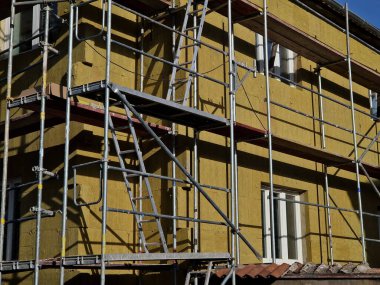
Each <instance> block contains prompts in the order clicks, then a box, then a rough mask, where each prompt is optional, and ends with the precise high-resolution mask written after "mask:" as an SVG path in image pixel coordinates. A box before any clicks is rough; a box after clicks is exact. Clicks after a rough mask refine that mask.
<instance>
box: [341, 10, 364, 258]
mask: <svg viewBox="0 0 380 285" xmlns="http://www.w3.org/2000/svg"><path fill="white" fill-rule="evenodd" d="M345 8H346V46H347V66H348V77H349V78H348V81H349V89H350V101H351V120H352V134H353V143H354V155H355V172H356V186H357V191H358V203H359V220H360V232H361V243H362V259H363V262H367V253H366V245H365V236H364V224H363V208H362V195H361V189H360V169H359V156H358V144H357V138H356V120H355V109H354V108H355V105H354V91H353V86H352V70H351V49H350V21H349V11H348V3H346V6H345Z"/></svg>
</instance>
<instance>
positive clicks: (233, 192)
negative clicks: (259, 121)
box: [228, 0, 236, 285]
mask: <svg viewBox="0 0 380 285" xmlns="http://www.w3.org/2000/svg"><path fill="white" fill-rule="evenodd" d="M233 33H234V31H233V22H232V0H228V68H229V71H228V72H229V81H228V82H229V96H230V172H231V177H230V185H231V195H230V198H231V222H232V224H233V225H234V226H235V227H236V224H235V222H236V215H235V214H236V209H235V207H236V202H235V199H236V187H235V175H236V173H235V99H236V98H235V95H236V94H235V88H234V85H235V84H234V82H235V72H234V63H235V52H234V45H233V41H234V39H233ZM231 256H232V258H233V261H232V267H235V266H236V260H235V259H236V233H235V232H231ZM232 284H233V285H234V284H236V275H235V274H233V276H232Z"/></svg>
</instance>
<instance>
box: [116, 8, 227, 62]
mask: <svg viewBox="0 0 380 285" xmlns="http://www.w3.org/2000/svg"><path fill="white" fill-rule="evenodd" d="M112 4H113V5H115V6H117V7H119V8H121V9H124V10H126V11H128V12H130V13H132V14H135V15H136V16H139V17H141V18H143V19H144V20H147V21H148V22H151V23H153V24H155V25H157V26H160V27H162V28H164V29H167V30H168V31H170V32H173V33H176V34H177V35H181V36H183V37H185V38H187V39H189V40H191V41H194V42H195V43H197V44H199V45H202V46H205V47H208V48H209V49H212V50H214V51H217V52H219V53H221V54H223V55H225V56H228V52H225V51H224V50H221V49H218V48H216V47H214V46H212V45H210V44H208V43H205V42H202V41H200V40H197V39H195V38H193V37H190V36H189V35H187V34H186V33H182V32H180V31H177V30H176V29H173V28H172V27H169V26H167V25H165V24H162V23H160V22H158V21H156V20H154V19H152V18H151V17H148V16H146V15H144V14H141V13H139V12H137V11H135V10H133V9H131V8H128V7H126V6H124V5H122V4H120V3H117V2H115V1H112Z"/></svg>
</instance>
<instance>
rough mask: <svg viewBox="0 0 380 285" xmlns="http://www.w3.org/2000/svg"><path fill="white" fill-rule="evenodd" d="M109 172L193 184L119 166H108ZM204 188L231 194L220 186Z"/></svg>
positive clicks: (206, 186)
mask: <svg viewBox="0 0 380 285" xmlns="http://www.w3.org/2000/svg"><path fill="white" fill-rule="evenodd" d="M108 169H109V170H114V171H120V172H126V173H131V174H136V175H138V176H142V177H151V178H157V179H162V180H168V181H175V182H178V183H183V184H191V185H192V183H191V182H190V181H189V180H184V179H179V178H173V177H169V176H164V175H159V174H154V173H147V172H141V171H138V170H133V169H126V168H121V167H117V166H108ZM200 185H201V186H202V187H204V188H208V189H212V190H218V191H223V192H227V193H228V192H230V190H229V189H227V188H224V187H218V186H212V185H205V184H200Z"/></svg>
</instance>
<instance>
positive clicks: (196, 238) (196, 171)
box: [189, 0, 199, 285]
mask: <svg viewBox="0 0 380 285" xmlns="http://www.w3.org/2000/svg"><path fill="white" fill-rule="evenodd" d="M189 1H191V0H189ZM197 9H198V5H197V2H196V1H194V4H193V11H196V10H197ZM197 27H198V17H197V13H194V14H193V38H194V39H196V38H197V37H198V29H197ZM193 43H194V47H193V55H194V54H195V52H196V51H195V49H196V45H195V42H193ZM194 71H195V72H198V61H197V60H196V61H195V62H194ZM193 108H195V109H198V76H196V75H194V77H193ZM198 139H199V132H198V131H197V130H194V146H193V151H194V154H193V155H194V173H193V175H194V179H195V181H199V153H198ZM198 197H199V192H198V189H197V187H194V197H193V199H194V219H199V199H198ZM193 242H194V248H193V251H194V252H195V253H197V252H198V251H199V222H196V221H194V236H193ZM194 285H198V278H197V277H195V278H194Z"/></svg>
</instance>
